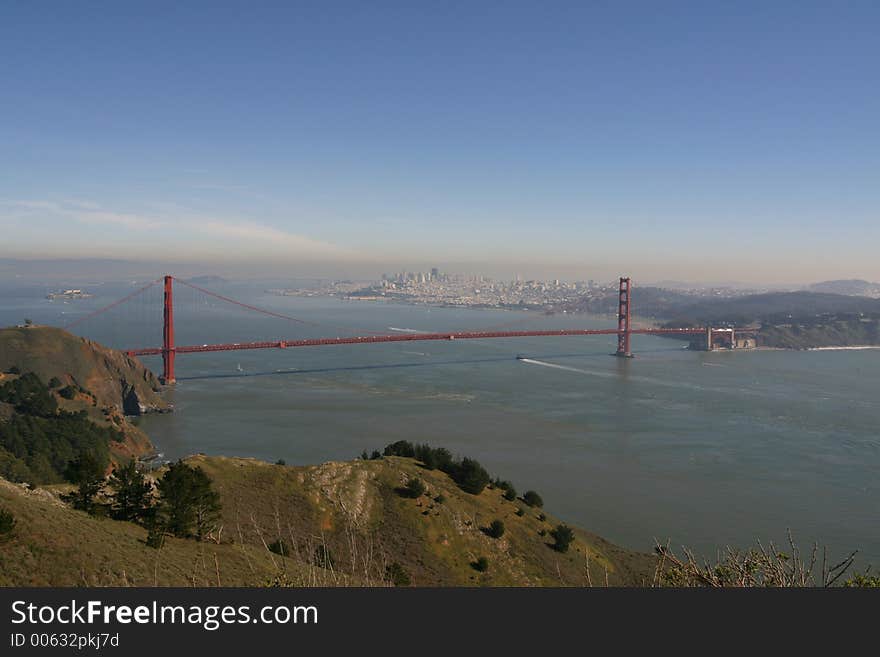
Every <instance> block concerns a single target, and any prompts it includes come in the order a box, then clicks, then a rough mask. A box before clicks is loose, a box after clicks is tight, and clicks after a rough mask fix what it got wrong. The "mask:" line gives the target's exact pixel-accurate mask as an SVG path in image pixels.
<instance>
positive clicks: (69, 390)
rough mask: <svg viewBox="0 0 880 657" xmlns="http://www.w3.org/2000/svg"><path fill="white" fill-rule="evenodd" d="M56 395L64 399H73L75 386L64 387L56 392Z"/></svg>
mask: <svg viewBox="0 0 880 657" xmlns="http://www.w3.org/2000/svg"><path fill="white" fill-rule="evenodd" d="M58 394H59V395H61V396H62V397H64V398H65V399H73V398H74V397H76V386H70V385H68V386H64V387H63V388H61V390H59V391H58Z"/></svg>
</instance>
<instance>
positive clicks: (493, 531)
mask: <svg viewBox="0 0 880 657" xmlns="http://www.w3.org/2000/svg"><path fill="white" fill-rule="evenodd" d="M486 534H487V535H488V536H491V537H492V538H501V537H502V536H504V523H503V522H502V521H500V520H493V521H492V522H491V524H490V525H489V526H488V527H487V528H486Z"/></svg>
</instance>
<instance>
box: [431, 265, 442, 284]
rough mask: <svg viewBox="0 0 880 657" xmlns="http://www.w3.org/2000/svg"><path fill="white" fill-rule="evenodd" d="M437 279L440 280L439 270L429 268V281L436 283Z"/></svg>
mask: <svg viewBox="0 0 880 657" xmlns="http://www.w3.org/2000/svg"><path fill="white" fill-rule="evenodd" d="M438 278H440V270H439V269H437V268H436V267H431V280H432V281H436V280H437V279H438Z"/></svg>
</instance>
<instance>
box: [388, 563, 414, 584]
mask: <svg viewBox="0 0 880 657" xmlns="http://www.w3.org/2000/svg"><path fill="white" fill-rule="evenodd" d="M385 579H387V580H388V581H389V582H391V583H392V584H394V586H409V585H410V583H411V580H410V576H409V573H408V572H406V569H405V568H404V567H403V566H401V565H400V564H399V563H397V562H396V561H395V562H394V563H392V564H391V565H390V566H388V567H387V568H385Z"/></svg>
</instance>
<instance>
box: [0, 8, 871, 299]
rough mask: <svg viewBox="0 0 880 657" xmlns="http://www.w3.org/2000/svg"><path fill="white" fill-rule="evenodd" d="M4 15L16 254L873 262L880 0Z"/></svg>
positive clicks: (211, 261)
mask: <svg viewBox="0 0 880 657" xmlns="http://www.w3.org/2000/svg"><path fill="white" fill-rule="evenodd" d="M243 6H244V5H242V7H243ZM3 14H4V20H3V21H0V62H2V64H0V67H2V70H3V71H4V74H3V77H2V80H3V81H2V87H0V88H2V92H3V96H4V102H3V103H2V104H0V147H2V152H3V155H2V157H0V223H2V225H3V231H4V234H3V240H2V241H0V257H3V258H12V259H19V260H32V259H50V260H58V259H65V258H67V259H78V260H82V259H119V260H124V261H128V262H135V263H137V262H142V263H144V265H145V266H146V265H149V266H150V267H151V269H150V270H149V272H145V273H151V274H157V273H161V271H162V270H163V269H169V268H173V267H175V266H178V265H179V266H181V267H182V268H184V269H186V270H187V271H185V272H182V273H183V274H184V275H186V274H187V273H199V272H202V273H218V274H220V275H224V274H228V275H233V276H235V275H238V276H242V275H248V276H279V275H283V276H316V277H354V278H375V277H377V276H378V275H379V274H380V273H381V272H384V271H394V270H400V269H427V268H430V267H432V266H438V267H441V268H443V269H446V270H449V271H454V272H461V273H473V274H484V275H487V276H492V277H494V278H504V279H510V278H513V276H514V275H515V274H521V275H522V276H524V277H526V278H560V279H568V280H572V279H591V278H592V279H595V280H611V279H613V278H614V277H616V276H618V275H624V274H625V275H631V276H633V277H634V278H635V279H636V280H637V281H649V282H651V281H663V280H679V281H693V282H695V283H696V282H715V281H739V282H742V283H746V284H748V283H752V284H756V285H794V284H807V283H811V282H816V281H822V280H829V279H850V278H859V279H865V280H869V281H878V280H880V259H878V258H877V257H876V244H877V238H880V216H878V214H880V213H878V209H880V185H878V184H877V176H876V174H877V171H878V155H877V154H878V153H880V132H878V130H877V116H880V89H878V87H877V85H876V70H875V69H876V62H877V61H878V56H880V42H878V40H877V39H876V25H877V24H878V19H880V6H878V5H876V3H849V4H848V5H847V6H846V7H845V8H843V7H832V6H825V7H822V6H819V5H814V4H812V3H791V4H788V3H773V4H772V5H767V4H766V3H748V2H747V3H738V4H736V5H716V6H709V5H707V4H704V3H675V4H672V5H663V6H660V5H653V4H644V5H642V6H640V7H638V8H634V7H628V8H626V9H624V8H622V7H615V6H587V5H584V4H582V3H576V4H573V3H551V4H549V5H541V6H540V7H539V6H536V5H531V4H526V3H518V2H512V3H504V4H503V5H481V6H474V5H473V4H472V3H467V4H462V5H460V6H459V7H458V11H453V10H452V9H451V7H448V8H446V9H445V10H441V9H439V8H437V9H434V8H431V7H424V6H423V7H417V6H413V5H409V4H404V3H393V2H392V3H379V4H376V5H370V6H365V5H360V4H357V3H352V4H351V5H349V6H348V7H347V9H346V10H345V11H339V10H338V9H337V10H334V11H329V10H324V9H323V8H322V7H320V6H300V5H297V6H295V7H294V6H288V7H284V6H281V7H272V8H267V7H262V8H259V9H257V10H254V9H253V8H249V10H248V11H246V12H245V11H238V10H236V8H235V7H234V5H230V4H224V3H220V4H217V3H211V4H206V5H204V6H199V3H187V5H186V6H178V5H177V4H173V5H172V4H163V3H150V4H149V5H143V6H140V7H138V6H125V7H122V6H118V5H114V4H110V5H107V6H103V7H92V8H87V7H83V6H78V5H76V4H66V5H65V4H61V5H57V6H55V7H54V8H53V11H52V12H50V13H47V12H46V11H45V10H43V9H41V8H40V7H39V6H36V5H32V4H30V3H16V4H14V5H12V6H9V7H7V8H5V9H4V10H3ZM206 16H207V17H209V18H210V20H205V18H206ZM187 263H189V264H187ZM137 269H138V267H137V266H134V267H133V269H132V271H136V270H137ZM126 271H128V270H126ZM177 273H181V272H180V271H177Z"/></svg>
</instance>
